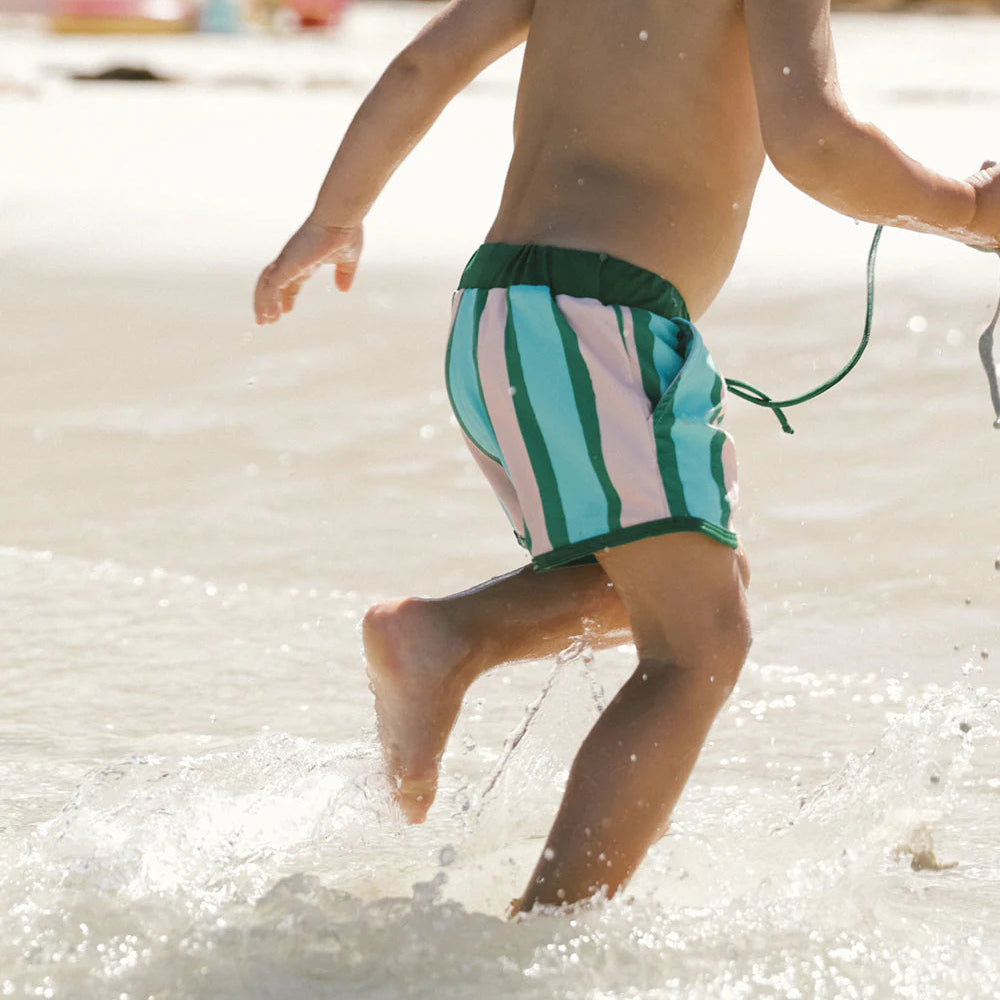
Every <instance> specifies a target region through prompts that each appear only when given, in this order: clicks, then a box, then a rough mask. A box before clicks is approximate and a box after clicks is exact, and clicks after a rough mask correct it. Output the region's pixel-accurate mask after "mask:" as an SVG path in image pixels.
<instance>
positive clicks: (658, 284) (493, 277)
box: [458, 243, 690, 319]
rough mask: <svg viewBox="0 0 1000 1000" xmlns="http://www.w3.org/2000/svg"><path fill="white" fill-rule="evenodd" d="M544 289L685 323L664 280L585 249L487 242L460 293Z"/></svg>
mask: <svg viewBox="0 0 1000 1000" xmlns="http://www.w3.org/2000/svg"><path fill="white" fill-rule="evenodd" d="M513 285H545V286H546V287H548V288H550V289H551V290H552V292H553V293H554V294H556V295H572V296H574V297H575V298H580V299H597V300H598V301H599V302H601V303H603V304H604V305H606V306H627V307H629V308H632V309H646V310H648V311H649V312H651V313H656V314H657V315H658V316H665V317H667V318H668V319H670V318H673V317H680V318H681V319H689V318H690V317H689V316H688V311H687V306H686V305H685V304H684V299H683V298H682V297H681V293H680V292H679V291H677V289H676V288H674V286H673V285H671V284H670V282H669V281H667V280H666V279H665V278H661V277H660V276H659V275H658V274H654V273H653V272H652V271H647V270H646V269H645V268H644V267H639V266H638V265H636V264H630V263H629V262H628V261H625V260H619V259H618V258H617V257H609V256H608V255H607V254H606V253H594V252H593V251H590V250H569V249H567V248H566V247H549V246H518V245H515V244H511V243H486V244H484V245H483V246H481V247H480V248H479V249H478V250H477V251H476V252H475V254H473V256H472V260H470V261H469V263H468V264H467V265H466V268H465V271H464V273H463V274H462V280H461V281H460V282H459V284H458V287H459V288H510V287H511V286H513Z"/></svg>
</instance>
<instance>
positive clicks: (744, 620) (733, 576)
mask: <svg viewBox="0 0 1000 1000" xmlns="http://www.w3.org/2000/svg"><path fill="white" fill-rule="evenodd" d="M597 558H598V561H599V562H600V564H601V566H602V567H603V569H604V571H605V572H606V573H607V575H608V577H609V578H610V580H611V581H612V583H613V584H614V586H615V590H616V591H617V592H618V595H619V596H620V598H621V600H622V602H623V603H624V605H625V609H626V611H627V612H628V615H629V619H630V622H631V626H632V633H633V636H634V638H635V644H636V649H637V650H638V653H639V657H640V659H642V660H660V661H666V662H671V663H675V664H686V665H691V666H694V665H697V664H706V665H709V666H710V665H711V663H712V662H713V661H715V660H720V659H725V660H726V661H727V662H729V661H733V662H737V661H738V664H742V660H743V657H744V656H745V654H746V650H747V648H748V647H749V642H750V625H749V619H748V616H747V602H746V585H745V581H746V579H747V577H748V575H749V571H748V569H747V562H746V556H745V554H744V553H743V550H742V549H732V548H730V547H729V546H727V545H723V544H721V543H720V542H717V541H715V540H714V539H712V538H708V537H707V536H705V535H702V534H699V533H697V532H687V531H681V532H674V533H668V534H663V535H656V536H654V537H651V538H643V539H641V540H639V541H636V542H631V543H629V544H627V545H620V546H616V547H614V548H610V549H605V550H604V551H603V552H599V553H597ZM736 669H738V666H737V668H736Z"/></svg>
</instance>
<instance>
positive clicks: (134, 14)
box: [49, 0, 197, 35]
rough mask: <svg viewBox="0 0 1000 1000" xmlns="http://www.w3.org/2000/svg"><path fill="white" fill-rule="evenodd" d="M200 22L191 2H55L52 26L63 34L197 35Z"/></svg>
mask: <svg viewBox="0 0 1000 1000" xmlns="http://www.w3.org/2000/svg"><path fill="white" fill-rule="evenodd" d="M196 22H197V13H196V9H195V7H194V5H193V4H192V3H190V2H189V0H55V3H54V5H53V9H52V17H51V19H50V22H49V24H50V27H51V29H52V30H53V31H55V32H59V33H69V34H92V35H108V34H125V35H145V34H163V33H174V32H178V31H193V30H194V28H195V26H196Z"/></svg>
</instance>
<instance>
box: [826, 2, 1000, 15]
mask: <svg viewBox="0 0 1000 1000" xmlns="http://www.w3.org/2000/svg"><path fill="white" fill-rule="evenodd" d="M831 6H832V7H833V9H834V10H861V11H866V10H868V11H874V12H876V13H899V12H900V11H903V12H905V11H913V12H914V13H922V14H933V13H939V14H989V13H990V12H991V11H998V12H1000V0H832V2H831Z"/></svg>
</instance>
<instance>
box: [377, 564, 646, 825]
mask: <svg viewBox="0 0 1000 1000" xmlns="http://www.w3.org/2000/svg"><path fill="white" fill-rule="evenodd" d="M363 635H364V643H365V653H366V656H367V660H368V674H369V677H370V678H371V683H372V690H373V691H374V692H375V710H376V714H377V717H378V730H379V739H380V741H381V743H382V747H383V751H384V754H385V759H386V766H387V768H388V771H389V777H390V779H391V780H392V781H393V782H394V784H395V786H396V799H397V801H398V802H399V805H400V807H401V808H402V810H403V812H404V814H405V815H406V818H407V819H408V820H409V821H410V822H411V823H419V822H421V821H422V820H423V819H424V816H425V814H426V813H427V810H428V808H429V807H430V805H431V803H432V802H433V800H434V793H435V790H436V787H437V768H438V761H439V760H440V757H441V754H442V753H443V752H444V747H445V743H446V741H447V739H448V734H449V733H450V732H451V729H452V726H454V724H455V719H456V718H457V716H458V711H459V709H460V708H461V705H462V698H463V696H464V695H465V692H466V689H467V688H468V687H469V685H470V684H471V683H472V682H473V681H474V680H475V679H476V678H477V677H478V676H479V675H480V674H482V673H484V672H485V671H487V670H489V669H490V668H491V667H495V666H497V665H498V664H500V663H507V662H510V661H512V660H524V659H529V658H537V657H541V656H548V655H551V654H554V653H558V652H560V651H561V650H563V649H565V648H566V647H567V646H568V645H569V644H570V643H571V642H572V640H573V639H574V638H575V637H578V636H585V637H586V639H587V641H588V642H589V643H590V644H592V645H593V646H596V647H600V646H602V645H610V644H611V643H613V642H623V641H625V640H626V639H627V638H628V617H627V615H626V614H625V609H624V607H623V605H622V603H621V601H620V600H619V598H618V596H617V594H616V593H615V589H614V587H613V586H612V585H611V583H610V581H609V580H608V577H607V575H606V574H605V572H604V570H603V569H601V567H600V566H596V565H592V566H579V567H572V568H569V569H561V570H553V571H551V572H548V573H536V572H535V571H534V570H532V569H531V568H530V567H525V568H523V569H521V570H518V571H516V572H514V573H510V574H508V575H507V576H502V577H498V578H496V579H495V580H490V581H488V582H487V583H484V584H481V585H480V586H478V587H474V588H472V589H471V590H466V591H464V592H462V593H460V594H455V595H453V596H451V597H444V598H437V599H431V600H426V599H421V598H407V599H405V600H402V601H392V602H384V603H382V604H377V605H376V606H375V607H373V608H372V609H371V610H370V611H369V612H368V614H367V615H366V616H365V620H364V625H363Z"/></svg>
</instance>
